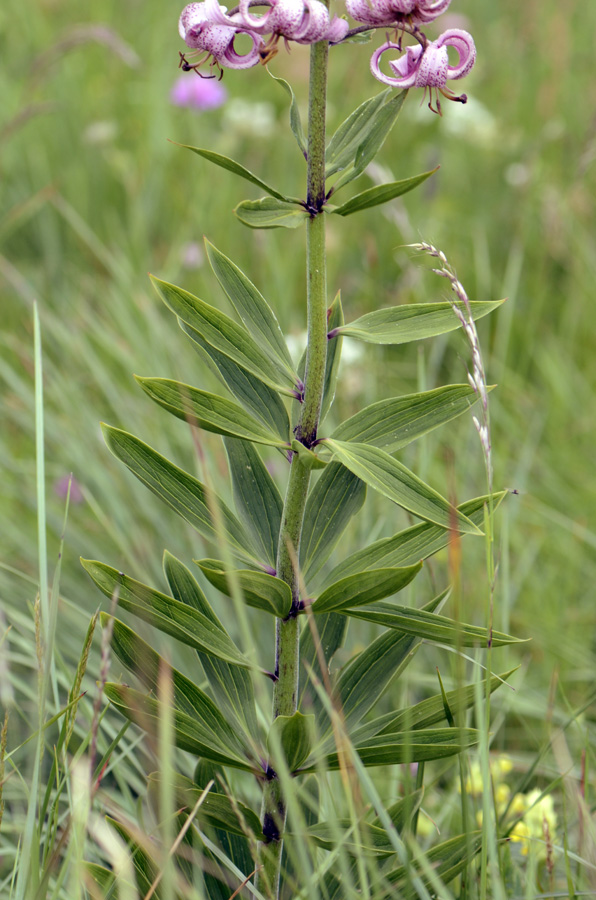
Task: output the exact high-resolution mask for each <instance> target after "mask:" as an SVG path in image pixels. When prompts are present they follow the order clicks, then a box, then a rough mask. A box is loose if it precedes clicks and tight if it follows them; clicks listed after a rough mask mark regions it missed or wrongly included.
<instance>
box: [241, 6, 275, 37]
mask: <svg viewBox="0 0 596 900" xmlns="http://www.w3.org/2000/svg"><path fill="white" fill-rule="evenodd" d="M248 3H249V0H240V3H239V6H238V9H239V11H240V12H239V16H238V18H239V20H240V21H241V22H242V25H243V26H244V27H245V28H250V29H251V30H252V31H254V32H255V33H256V34H269V33H270V31H271V29H270V28H268V22H269V19H270V18H271V15H272V13H273V10H274V8H275V2H272V4H271V6H270V7H269V9H268V10H267V11H266V12H264V13H261V15H258V16H253V15H251V13H250V7H249V5H248Z"/></svg>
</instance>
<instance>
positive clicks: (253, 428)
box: [135, 375, 288, 447]
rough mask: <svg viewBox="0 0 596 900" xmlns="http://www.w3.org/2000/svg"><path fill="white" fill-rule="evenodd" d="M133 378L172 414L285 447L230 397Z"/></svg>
mask: <svg viewBox="0 0 596 900" xmlns="http://www.w3.org/2000/svg"><path fill="white" fill-rule="evenodd" d="M135 379H136V380H137V382H138V383H139V384H140V385H141V387H142V388H143V390H144V391H145V393H146V394H148V395H149V397H151V399H152V400H155V402H156V403H158V404H159V405H160V406H163V408H164V409H167V411H168V412H170V413H172V415H174V416H176V417H177V418H178V419H183V420H184V421H186V422H190V423H192V424H193V425H198V426H199V428H204V429H205V431H214V432H215V433H216V434H223V435H227V436H228V437H235V438H241V439H242V440H244V441H253V442H254V443H256V444H267V445H269V446H270V447H287V446H288V445H287V444H285V443H284V441H282V440H280V438H278V436H277V435H276V434H274V433H273V432H272V431H269V430H268V429H267V428H265V427H264V426H263V425H261V423H260V422H258V421H257V420H256V419H255V418H253V416H251V415H250V413H247V412H246V410H244V409H243V408H242V407H241V406H239V405H238V403H234V402H233V401H232V400H226V398H225V397H219V396H218V395H217V394H211V393H209V392H208V391H201V390H199V389H198V388H194V387H191V385H189V384H182V383H181V382H179V381H172V380H170V379H169V378H141V377H140V376H138V375H135Z"/></svg>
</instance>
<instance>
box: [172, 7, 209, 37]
mask: <svg viewBox="0 0 596 900" xmlns="http://www.w3.org/2000/svg"><path fill="white" fill-rule="evenodd" d="M205 21H206V15H205V4H204V3H189V4H188V6H185V7H184V9H183V10H182V12H181V14H180V19H179V20H178V32H179V34H180V37H181V38H182V40H183V41H187V36H188V34H189V33H191V34H192V33H193V32H194V31H196V29H200V26H201V25H202V24H203V23H204V22H205Z"/></svg>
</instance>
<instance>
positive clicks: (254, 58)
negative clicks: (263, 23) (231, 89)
mask: <svg viewBox="0 0 596 900" xmlns="http://www.w3.org/2000/svg"><path fill="white" fill-rule="evenodd" d="M243 33H244V34H248V36H249V37H250V38H251V39H252V42H253V43H252V47H251V49H250V50H249V51H248V53H237V52H236V50H235V49H234V40H233V39H232V41H231V42H230V44H229V45H228V47H227V48H226V51H225V53H224V55H223V57H221V60H220V61H221V63H222V64H223V65H225V66H227V68H228V69H250V68H252V66H256V65H257V63H259V62H260V61H261V57H260V54H259V47H260V46H261V43H262V41H261V38H260V36H259V35H258V34H251V33H250V32H243Z"/></svg>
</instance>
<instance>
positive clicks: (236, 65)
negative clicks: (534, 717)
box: [178, 0, 262, 71]
mask: <svg viewBox="0 0 596 900" xmlns="http://www.w3.org/2000/svg"><path fill="white" fill-rule="evenodd" d="M220 12H221V8H220V6H219V3H217V0H215V2H210V0H206V2H205V3H189V4H188V6H185V7H184V9H183V10H182V14H181V16H180V20H179V22H178V31H179V32H180V37H181V38H182V40H183V41H184V42H185V43H186V44H187V45H188V46H189V47H191V48H192V49H193V50H197V51H199V53H200V52H201V51H203V52H204V53H205V56H204V57H203V58H202V59H200V60H199V62H197V63H194V64H193V65H190V64H189V63H188V62H187V61H186V59H185V57H183V59H184V63H185V68H192V69H195V70H196V71H198V68H199V66H201V65H203V63H205V62H207V61H208V60H209V59H212V63H211V65H218V66H226V67H227V68H228V69H250V68H251V66H256V65H257V63H259V62H261V54H260V52H259V51H260V47H261V44H262V41H261V38H260V36H259V35H257V34H255V33H254V32H251V31H250V30H248V29H247V28H245V26H244V23H243V22H238V21H236V20H235V18H231V17H229V16H228V17H226V16H224V13H225V7H223V12H221V15H220ZM221 18H223V23H222V22H221ZM238 33H242V34H248V36H249V37H250V38H252V47H251V48H250V50H249V51H248V53H243V54H239V53H237V52H236V51H235V50H234V39H235V37H236V35H237V34H238Z"/></svg>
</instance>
